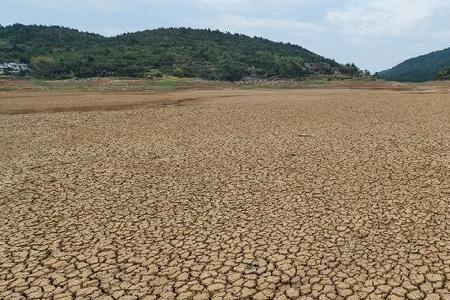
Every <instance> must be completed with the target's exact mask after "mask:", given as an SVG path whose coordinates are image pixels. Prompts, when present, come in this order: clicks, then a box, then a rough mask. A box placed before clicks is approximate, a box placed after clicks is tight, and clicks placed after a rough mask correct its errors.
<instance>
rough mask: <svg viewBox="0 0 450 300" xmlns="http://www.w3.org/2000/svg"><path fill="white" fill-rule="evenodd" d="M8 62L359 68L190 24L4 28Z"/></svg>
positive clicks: (120, 71) (41, 67)
mask: <svg viewBox="0 0 450 300" xmlns="http://www.w3.org/2000/svg"><path fill="white" fill-rule="evenodd" d="M0 60H4V61H7V62H24V63H31V64H32V68H33V73H32V75H33V76H36V77H41V78H69V77H101V76H123V77H150V78H160V77H162V76H178V77H196V78H202V79H209V80H229V81H237V80H241V79H243V78H244V77H247V76H251V77H253V78H302V77H304V76H306V75H307V74H308V71H306V70H305V68H304V67H303V65H304V63H305V62H308V63H324V64H328V65H329V66H330V68H335V69H341V70H342V71H344V72H356V70H357V68H356V66H354V65H350V67H348V66H343V65H340V64H338V63H337V62H335V61H334V60H330V59H326V58H324V57H321V56H319V55H317V54H315V53H313V52H311V51H309V50H306V49H304V48H302V47H300V46H296V45H291V44H285V43H275V42H272V41H269V40H266V39H263V38H259V37H254V38H251V37H248V36H245V35H240V34H230V33H223V32H220V31H217V30H216V31H212V30H209V29H208V30H195V29H189V28H167V29H156V30H147V31H142V32H136V33H127V34H122V35H119V36H116V37H111V38H106V37H103V36H100V35H96V34H90V33H85V32H80V31H78V30H73V29H68V28H63V27H58V26H34V25H33V26H25V25H20V24H15V25H12V26H6V27H1V26H0ZM355 68H356V69H355ZM156 70H157V72H156ZM358 71H359V70H358ZM154 72H156V73H154ZM321 72H323V73H326V72H329V70H323V71H321Z"/></svg>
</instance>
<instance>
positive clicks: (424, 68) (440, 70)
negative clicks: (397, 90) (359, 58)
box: [376, 48, 450, 82]
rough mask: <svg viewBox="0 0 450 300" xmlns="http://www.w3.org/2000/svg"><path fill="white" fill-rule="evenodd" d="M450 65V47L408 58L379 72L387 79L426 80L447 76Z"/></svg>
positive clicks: (381, 76) (378, 75)
mask: <svg viewBox="0 0 450 300" xmlns="http://www.w3.org/2000/svg"><path fill="white" fill-rule="evenodd" d="M449 67H450V48H447V49H444V50H441V51H436V52H432V53H429V54H426V55H422V56H418V57H415V58H412V59H408V60H406V61H404V62H402V63H401V64H399V65H397V66H395V67H393V68H392V69H389V70H386V71H383V72H380V73H377V74H376V76H377V77H379V78H381V79H385V80H395V81H400V82H406V81H410V82H424V81H430V80H435V79H441V78H445V76H446V75H445V72H446V70H448V68H449Z"/></svg>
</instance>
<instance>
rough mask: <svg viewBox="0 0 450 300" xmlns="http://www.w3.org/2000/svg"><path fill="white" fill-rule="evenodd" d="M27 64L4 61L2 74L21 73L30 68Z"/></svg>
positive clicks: (0, 71) (0, 68)
mask: <svg viewBox="0 0 450 300" xmlns="http://www.w3.org/2000/svg"><path fill="white" fill-rule="evenodd" d="M29 69H30V68H29V66H28V65H27V64H18V63H3V64H0V74H19V73H20V72H27V71H28V70H29Z"/></svg>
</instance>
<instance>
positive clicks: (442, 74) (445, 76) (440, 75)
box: [436, 67, 450, 80]
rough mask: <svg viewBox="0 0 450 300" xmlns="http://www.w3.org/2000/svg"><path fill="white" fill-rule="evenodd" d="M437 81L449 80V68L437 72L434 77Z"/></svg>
mask: <svg viewBox="0 0 450 300" xmlns="http://www.w3.org/2000/svg"><path fill="white" fill-rule="evenodd" d="M436 79H437V80H450V67H446V68H444V69H442V70H440V71H439V73H438V75H437V76H436Z"/></svg>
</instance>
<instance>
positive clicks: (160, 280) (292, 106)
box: [0, 87, 450, 300]
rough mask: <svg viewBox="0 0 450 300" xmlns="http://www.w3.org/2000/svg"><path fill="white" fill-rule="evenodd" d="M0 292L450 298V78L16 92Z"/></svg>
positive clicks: (3, 146)
mask: <svg viewBox="0 0 450 300" xmlns="http://www.w3.org/2000/svg"><path fill="white" fill-rule="evenodd" d="M0 141H1V143H0V299H196V300H199V299H247V298H248V299H411V300H415V299H429V300H433V299H450V96H449V93H448V90H445V89H433V88H432V87H431V88H430V89H421V90H419V91H418V90H416V89H414V90H412V89H411V90H396V91H392V90H364V89H361V88H360V89H358V90H350V89H342V88H341V89H328V90H275V91H269V90H267V91H262V90H253V91H248V90H247V91H244V90H234V91H183V92H166V93H153V94H152V93H94V92H93V93H86V92H85V93H79V92H78V93H75V92H47V93H42V92H24V91H22V92H3V93H1V94H0Z"/></svg>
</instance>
